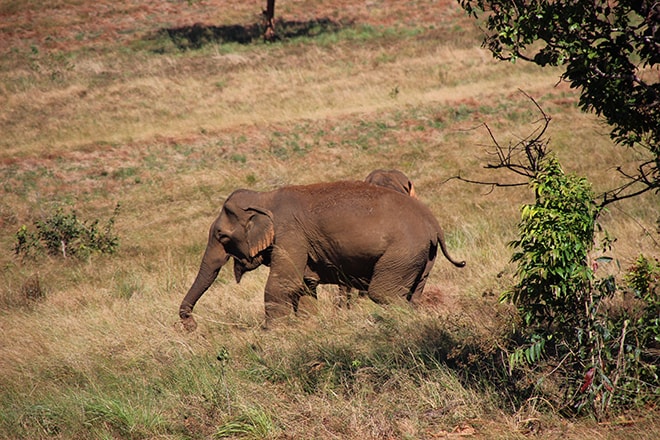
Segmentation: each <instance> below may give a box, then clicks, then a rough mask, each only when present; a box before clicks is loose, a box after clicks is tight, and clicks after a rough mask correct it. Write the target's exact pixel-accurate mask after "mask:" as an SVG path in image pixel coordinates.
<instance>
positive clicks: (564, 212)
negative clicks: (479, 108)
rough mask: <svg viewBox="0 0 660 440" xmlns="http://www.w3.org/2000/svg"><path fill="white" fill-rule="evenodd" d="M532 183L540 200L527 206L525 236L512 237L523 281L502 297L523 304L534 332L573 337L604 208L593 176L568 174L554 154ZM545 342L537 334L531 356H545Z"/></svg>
mask: <svg viewBox="0 0 660 440" xmlns="http://www.w3.org/2000/svg"><path fill="white" fill-rule="evenodd" d="M531 186H532V188H533V189H534V191H535V193H536V201H535V203H534V204H531V205H524V206H523V207H522V220H521V222H520V224H519V231H520V238H519V239H518V240H514V241H513V242H511V246H512V247H514V248H515V249H516V252H515V253H514V254H513V257H512V262H514V263H517V264H518V269H517V272H516V275H517V276H518V283H517V284H516V285H515V286H514V287H513V289H511V290H509V291H507V292H505V293H504V294H503V296H502V300H507V301H511V302H513V303H514V304H515V305H516V306H517V307H518V310H519V312H520V314H521V317H522V318H523V321H524V323H525V326H526V327H527V328H528V329H529V330H530V331H531V332H532V333H533V334H536V335H539V336H540V335H545V336H546V337H551V336H552V335H557V336H559V335H560V336H562V337H569V339H572V337H571V336H570V333H572V332H574V329H575V328H576V327H577V326H578V325H579V324H580V322H581V321H582V320H583V318H584V314H585V307H584V301H585V298H586V295H587V293H588V291H589V286H590V283H591V279H592V277H593V274H592V272H591V269H590V267H589V265H588V253H589V251H590V250H591V249H592V247H593V240H594V230H595V225H596V216H597V214H598V209H597V207H596V205H595V203H594V202H593V193H592V191H591V186H590V185H589V183H588V182H587V180H586V179H583V178H578V177H576V176H569V175H566V174H564V172H563V171H562V170H561V166H560V165H559V162H558V161H557V160H556V159H555V158H553V157H548V158H547V159H545V160H544V162H543V163H542V165H541V170H540V171H539V173H538V175H537V176H536V177H535V178H534V179H532V182H531ZM539 343H540V340H538V338H536V340H535V343H534V344H533V345H532V347H536V348H534V349H533V350H534V352H535V353H536V354H535V355H534V356H530V357H531V358H538V357H539V356H538V355H539V354H540V352H539V349H538V347H539V346H538V344H539ZM541 347H542V346H541ZM530 355H531V353H530Z"/></svg>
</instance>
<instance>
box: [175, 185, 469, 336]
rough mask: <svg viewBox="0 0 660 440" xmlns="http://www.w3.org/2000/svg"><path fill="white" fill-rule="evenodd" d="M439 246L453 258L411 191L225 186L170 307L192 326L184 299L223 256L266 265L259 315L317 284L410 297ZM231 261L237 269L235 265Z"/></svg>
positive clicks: (207, 280)
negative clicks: (191, 273) (190, 272)
mask: <svg viewBox="0 0 660 440" xmlns="http://www.w3.org/2000/svg"><path fill="white" fill-rule="evenodd" d="M438 246H440V249H441V250H442V253H443V254H444V256H445V257H446V258H447V259H448V260H449V261H450V262H451V263H453V264H454V265H455V266H457V267H463V266H465V262H464V261H460V262H459V261H456V260H454V259H452V258H451V257H450V256H449V254H448V252H447V249H446V246H445V242H444V238H443V232H442V229H441V228H440V226H439V224H438V222H437V220H436V219H435V217H434V216H433V214H432V213H431V211H430V210H429V209H428V208H427V207H426V206H424V205H423V204H422V203H421V202H419V201H418V200H416V199H414V198H412V197H409V196H407V195H404V194H401V193H399V192H397V191H392V190H389V189H387V188H383V187H381V186H377V185H372V184H369V183H367V182H355V181H345V182H334V183H319V184H313V185H305V186H288V187H283V188H280V189H277V190H274V191H270V192H255V191H250V190H245V189H239V190H236V191H234V192H233V193H232V194H231V195H230V196H229V197H228V198H227V200H226V201H225V203H224V205H223V207H222V210H221V212H220V215H219V216H218V218H217V219H216V220H215V221H214V222H213V224H212V225H211V228H210V231H209V237H208V243H207V246H206V251H205V253H204V256H203V258H202V263H201V265H200V268H199V272H198V274H197V277H196V278H195V281H194V283H193V285H192V286H191V287H190V290H189V291H188V293H187V294H186V296H185V298H184V299H183V301H182V303H181V306H180V308H179V316H180V317H181V319H182V320H183V323H184V325H185V327H186V328H188V329H194V328H195V325H196V324H195V322H194V319H193V317H192V315H191V313H192V310H193V307H194V306H195V304H196V303H197V301H198V300H199V298H200V297H201V296H202V295H203V294H204V292H206V290H207V289H208V288H209V287H210V286H211V284H212V283H213V281H214V280H215V279H216V277H217V275H218V273H219V271H220V269H221V268H222V267H223V266H224V265H225V264H226V263H227V262H228V261H229V259H230V258H233V259H234V261H235V263H236V264H238V266H236V265H235V267H234V275H235V276H236V278H237V280H238V281H240V276H242V274H243V272H244V271H245V270H244V269H247V270H251V269H252V268H255V267H257V266H258V265H260V264H265V265H269V266H270V273H269V276H268V280H267V281H266V286H265V289H264V303H265V315H266V324H269V323H270V322H271V321H272V320H274V319H276V318H279V317H282V316H284V315H286V314H288V313H290V311H291V310H294V311H295V310H297V306H298V302H299V300H300V297H301V296H302V295H304V294H306V293H308V292H309V290H310V286H311V287H315V286H316V285H317V284H339V285H345V286H350V287H353V288H356V289H359V290H365V291H366V292H367V295H368V296H369V297H370V298H371V299H372V300H374V301H376V302H379V303H390V302H394V301H397V300H400V299H402V298H406V299H407V300H411V299H412V298H413V297H414V296H416V295H420V294H421V293H422V291H423V290H424V286H425V284H426V280H427V277H428V275H429V272H430V271H431V268H432V267H433V264H434V263H435V257H436V255H437V247H438ZM236 267H238V268H239V269H238V270H237V269H236Z"/></svg>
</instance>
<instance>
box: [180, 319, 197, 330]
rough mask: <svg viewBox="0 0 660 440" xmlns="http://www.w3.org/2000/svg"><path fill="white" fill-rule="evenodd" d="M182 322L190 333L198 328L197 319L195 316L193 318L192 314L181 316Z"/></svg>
mask: <svg viewBox="0 0 660 440" xmlns="http://www.w3.org/2000/svg"><path fill="white" fill-rule="evenodd" d="M181 324H183V328H184V329H185V330H186V331H187V332H188V333H192V332H194V331H195V330H196V329H197V322H196V321H195V318H193V317H192V316H188V317H186V318H181Z"/></svg>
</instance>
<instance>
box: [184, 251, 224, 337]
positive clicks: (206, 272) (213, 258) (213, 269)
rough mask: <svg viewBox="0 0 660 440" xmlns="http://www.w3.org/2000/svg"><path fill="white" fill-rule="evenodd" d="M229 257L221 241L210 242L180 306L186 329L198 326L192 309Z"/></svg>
mask: <svg viewBox="0 0 660 440" xmlns="http://www.w3.org/2000/svg"><path fill="white" fill-rule="evenodd" d="M228 259H229V255H228V254H227V253H226V252H225V250H224V248H223V247H222V246H221V245H220V244H219V243H217V242H215V243H211V242H209V244H208V246H207V247H206V252H205V253H204V257H203V258H202V263H201V265H200V267H199V272H198V273H197V277H196V278H195V281H194V282H193V285H192V286H191V287H190V290H188V293H187V294H186V296H185V297H184V298H183V301H182V302H181V305H180V306H179V317H180V318H181V320H182V321H183V323H184V326H185V327H186V329H188V330H194V329H195V328H196V327H197V324H196V323H195V320H194V318H193V317H192V316H191V314H192V310H193V308H194V307H195V304H196V303H197V301H198V300H199V298H200V297H201V296H202V295H203V294H204V292H206V291H207V290H208V288H209V287H211V284H213V281H215V279H216V278H217V276H218V273H219V272H220V269H222V266H224V265H225V263H226V262H227V260H228Z"/></svg>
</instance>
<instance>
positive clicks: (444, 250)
mask: <svg viewBox="0 0 660 440" xmlns="http://www.w3.org/2000/svg"><path fill="white" fill-rule="evenodd" d="M438 244H439V245H440V249H441V250H442V254H443V255H444V256H445V258H446V259H447V260H449V262H450V263H451V264H453V265H454V266H456V267H465V260H464V261H456V260H454V259H453V258H452V257H451V255H449V252H448V251H447V246H446V245H445V239H444V237H443V234H442V232H440V233H439V234H438Z"/></svg>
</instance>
